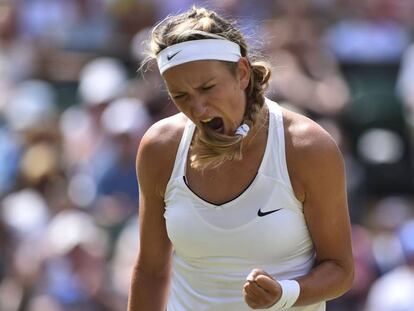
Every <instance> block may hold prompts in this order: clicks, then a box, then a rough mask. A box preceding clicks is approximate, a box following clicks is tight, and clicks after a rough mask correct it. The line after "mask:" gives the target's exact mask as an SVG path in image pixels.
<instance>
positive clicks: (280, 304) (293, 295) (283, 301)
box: [268, 280, 300, 311]
mask: <svg viewBox="0 0 414 311" xmlns="http://www.w3.org/2000/svg"><path fill="white" fill-rule="evenodd" d="M277 282H278V283H279V284H280V287H282V295H281V296H280V299H279V300H278V301H277V302H276V303H275V304H274V305H273V306H271V307H270V308H269V309H268V310H271V311H281V310H287V309H289V308H290V307H291V306H293V305H294V304H295V302H296V300H298V297H299V294H300V285H299V282H298V281H295V280H283V281H277Z"/></svg>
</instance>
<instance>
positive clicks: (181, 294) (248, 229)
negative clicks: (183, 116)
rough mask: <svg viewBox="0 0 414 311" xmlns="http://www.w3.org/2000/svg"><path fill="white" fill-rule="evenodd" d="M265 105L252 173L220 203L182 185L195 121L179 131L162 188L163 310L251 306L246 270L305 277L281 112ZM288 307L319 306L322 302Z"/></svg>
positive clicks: (307, 265) (308, 246)
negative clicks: (167, 267) (166, 261)
mask: <svg viewBox="0 0 414 311" xmlns="http://www.w3.org/2000/svg"><path fill="white" fill-rule="evenodd" d="M266 104H267V106H268V107H269V131H268V138H267V145H266V149H265V153H264V156H263V159H262V162H261V164H260V167H259V170H258V172H257V175H256V176H255V178H254V180H253V181H252V183H251V184H250V185H249V186H248V188H247V189H245V191H243V193H241V194H240V195H239V196H238V197H236V198H235V199H233V200H231V201H229V202H227V203H225V204H221V205H215V204H212V203H209V202H207V201H205V200H203V199H202V198H200V197H199V196H197V195H196V194H195V193H194V192H192V190H191V189H190V188H189V187H188V185H187V184H186V182H185V174H186V162H187V156H188V150H189V147H190V143H191V140H192V136H193V134H194V129H195V125H194V124H193V123H191V122H188V123H187V125H186V127H185V129H184V132H183V136H182V139H181V142H180V145H179V148H178V151H177V155H176V159H175V163H174V168H173V171H172V175H171V178H170V180H169V182H168V185H167V188H166V192H165V213H164V217H165V219H166V225H167V232H168V236H169V238H170V240H171V242H172V244H173V248H174V252H173V272H172V284H171V291H170V297H169V300H168V306H167V310H168V311H204V310H205V311H207V310H208V311H213V310H214V311H243V310H251V309H250V308H249V307H248V306H247V304H246V303H245V302H244V299H243V292H242V288H243V284H244V283H245V279H246V277H247V275H248V274H249V273H250V271H251V270H252V269H254V268H259V269H264V270H265V271H267V272H268V273H269V274H271V275H272V276H273V277H274V278H276V279H279V280H283V279H293V278H297V277H299V276H302V275H305V274H307V273H308V272H309V270H310V269H311V268H312V266H313V264H314V258H315V252H314V247H313V243H312V240H311V237H310V234H309V231H308V228H307V226H306V222H305V218H304V214H303V206H302V204H301V203H300V202H299V201H298V200H297V199H296V198H295V195H294V192H293V188H292V185H291V183H290V179H289V174H288V170H287V165H286V158H285V141H284V129H283V118H282V111H281V109H280V107H279V105H278V104H276V103H274V102H272V101H270V100H268V99H266ZM223 186H225V185H223ZM270 310H271V309H270ZM289 310H298V311H299V310H300V311H323V310H325V303H324V302H321V303H318V304H314V305H309V306H305V307H293V308H290V309H289Z"/></svg>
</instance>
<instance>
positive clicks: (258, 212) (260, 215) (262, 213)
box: [257, 208, 281, 217]
mask: <svg viewBox="0 0 414 311" xmlns="http://www.w3.org/2000/svg"><path fill="white" fill-rule="evenodd" d="M280 210H281V208H278V209H274V210H272V211H268V212H262V210H261V209H260V208H259V210H258V211H257V216H259V217H263V216H266V215H269V214H272V213H274V212H277V211H280Z"/></svg>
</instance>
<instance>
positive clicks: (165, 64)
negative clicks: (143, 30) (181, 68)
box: [157, 39, 241, 74]
mask: <svg viewBox="0 0 414 311" xmlns="http://www.w3.org/2000/svg"><path fill="white" fill-rule="evenodd" d="M240 57H241V52H240V46H239V45H238V44H237V43H234V42H232V41H229V40H225V39H223V40H221V39H201V40H191V41H185V42H182V43H177V44H174V45H171V46H169V47H167V48H165V49H164V50H162V51H161V52H160V53H159V54H158V55H157V63H158V68H159V70H160V73H161V74H163V73H164V72H165V71H166V70H167V69H169V68H171V67H174V66H177V65H181V64H184V63H188V62H193V61H197V60H207V59H215V60H223V61H229V62H237V61H238V60H239V59H240Z"/></svg>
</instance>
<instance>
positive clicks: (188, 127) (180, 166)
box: [167, 120, 195, 189]
mask: <svg viewBox="0 0 414 311" xmlns="http://www.w3.org/2000/svg"><path fill="white" fill-rule="evenodd" d="M194 129H195V125H194V123H192V122H191V121H190V120H188V121H187V123H186V124H185V127H184V131H183V134H182V136H181V140H180V144H179V145H178V149H177V154H176V155H175V160H174V167H173V169H172V172H171V177H170V181H171V180H174V179H176V178H177V177H179V178H181V177H182V176H183V175H184V174H185V166H186V164H187V154H188V149H189V147H190V143H191V138H192V136H193V133H194ZM168 183H169V182H168ZM167 189H168V186H167Z"/></svg>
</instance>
